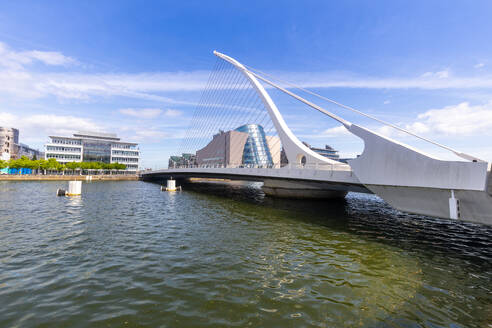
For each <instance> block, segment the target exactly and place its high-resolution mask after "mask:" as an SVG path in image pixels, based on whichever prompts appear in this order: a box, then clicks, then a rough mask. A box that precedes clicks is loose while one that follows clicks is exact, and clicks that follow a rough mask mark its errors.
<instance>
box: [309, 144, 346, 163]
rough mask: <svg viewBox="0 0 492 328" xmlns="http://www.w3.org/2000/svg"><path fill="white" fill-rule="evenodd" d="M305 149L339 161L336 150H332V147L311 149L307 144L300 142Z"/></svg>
mask: <svg viewBox="0 0 492 328" xmlns="http://www.w3.org/2000/svg"><path fill="white" fill-rule="evenodd" d="M302 143H303V144H304V145H305V146H306V147H308V148H309V149H311V150H312V151H314V152H316V153H318V154H320V155H322V156H324V157H326V158H329V159H332V160H335V161H338V160H339V159H340V156H339V155H338V150H335V149H333V148H332V147H330V146H328V145H325V148H316V147H312V146H311V145H310V144H308V143H307V142H304V141H303V142H302Z"/></svg>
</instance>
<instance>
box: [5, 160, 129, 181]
mask: <svg viewBox="0 0 492 328" xmlns="http://www.w3.org/2000/svg"><path fill="white" fill-rule="evenodd" d="M7 168H8V169H9V170H10V169H14V170H15V172H16V173H14V174H7V172H5V169H7ZM25 169H28V170H29V173H27V174H26V173H24V172H23V171H25ZM0 170H4V172H5V174H1V175H0V177H5V176H33V175H35V176H39V175H50V176H56V175H70V176H74V175H124V174H127V175H136V174H135V173H128V172H126V171H124V170H126V165H125V164H121V163H102V162H68V163H65V164H62V163H60V162H58V161H57V160H56V159H54V158H50V159H48V160H45V159H36V158H34V159H30V158H28V157H26V156H22V157H21V158H19V159H11V160H9V161H4V160H0ZM17 172H18V173H17Z"/></svg>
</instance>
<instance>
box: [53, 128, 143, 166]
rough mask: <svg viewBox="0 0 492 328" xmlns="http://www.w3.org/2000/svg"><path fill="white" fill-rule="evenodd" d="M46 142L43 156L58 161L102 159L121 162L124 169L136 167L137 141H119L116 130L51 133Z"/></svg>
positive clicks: (108, 161)
mask: <svg viewBox="0 0 492 328" xmlns="http://www.w3.org/2000/svg"><path fill="white" fill-rule="evenodd" d="M50 139H51V140H50V141H49V142H48V143H47V144H46V145H45V158H46V159H50V158H55V159H56V160H57V161H58V162H60V163H67V162H103V163H121V164H125V165H126V170H127V171H131V172H136V171H137V170H138V165H139V158H140V151H139V149H138V144H137V143H134V142H126V141H121V139H120V138H118V137H117V135H116V134H113V133H98V132H78V133H75V134H73V136H72V137H62V136H50Z"/></svg>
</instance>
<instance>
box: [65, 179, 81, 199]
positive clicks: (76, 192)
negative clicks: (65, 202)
mask: <svg viewBox="0 0 492 328" xmlns="http://www.w3.org/2000/svg"><path fill="white" fill-rule="evenodd" d="M80 194H82V181H69V182H68V193H67V196H80Z"/></svg>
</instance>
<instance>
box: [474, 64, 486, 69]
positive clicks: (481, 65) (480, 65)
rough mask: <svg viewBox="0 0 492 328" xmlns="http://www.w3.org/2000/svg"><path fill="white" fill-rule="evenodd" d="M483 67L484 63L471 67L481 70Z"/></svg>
mask: <svg viewBox="0 0 492 328" xmlns="http://www.w3.org/2000/svg"><path fill="white" fill-rule="evenodd" d="M484 66H485V64H484V63H478V64H476V65H474V66H473V67H474V68H482V67H484Z"/></svg>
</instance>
